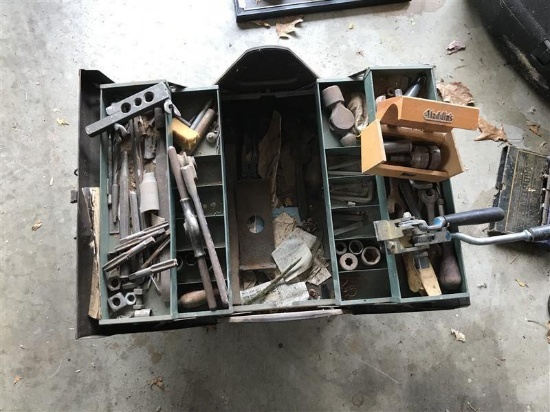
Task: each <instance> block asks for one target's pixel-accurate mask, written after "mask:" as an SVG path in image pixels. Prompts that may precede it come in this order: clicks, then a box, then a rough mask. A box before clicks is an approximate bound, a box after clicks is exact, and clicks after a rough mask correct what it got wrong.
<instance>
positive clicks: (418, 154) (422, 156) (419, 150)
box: [409, 145, 430, 169]
mask: <svg viewBox="0 0 550 412" xmlns="http://www.w3.org/2000/svg"><path fill="white" fill-rule="evenodd" d="M429 164H430V153H429V152H428V148H427V147H426V146H419V145H415V146H414V149H413V151H412V152H411V160H410V161H409V166H410V167H414V168H415V169H427V168H428V165H429Z"/></svg>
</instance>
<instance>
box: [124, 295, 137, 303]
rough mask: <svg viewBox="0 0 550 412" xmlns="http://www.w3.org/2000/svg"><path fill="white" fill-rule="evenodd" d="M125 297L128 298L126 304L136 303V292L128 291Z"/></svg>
mask: <svg viewBox="0 0 550 412" xmlns="http://www.w3.org/2000/svg"><path fill="white" fill-rule="evenodd" d="M124 299H125V300H126V304H127V305H128V306H132V305H134V304H135V303H136V295H135V294H134V292H129V293H127V294H126V296H125V297H124Z"/></svg>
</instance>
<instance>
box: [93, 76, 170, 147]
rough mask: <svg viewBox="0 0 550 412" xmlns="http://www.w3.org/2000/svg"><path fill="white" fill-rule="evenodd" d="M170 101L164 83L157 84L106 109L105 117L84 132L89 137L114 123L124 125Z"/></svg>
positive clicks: (168, 91) (168, 90)
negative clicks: (133, 118)
mask: <svg viewBox="0 0 550 412" xmlns="http://www.w3.org/2000/svg"><path fill="white" fill-rule="evenodd" d="M168 99H170V89H169V88H168V86H167V85H166V83H158V84H156V85H154V86H151V87H149V88H147V89H145V90H142V91H141V92H139V93H136V94H134V95H132V96H130V97H128V98H126V99H123V100H121V101H119V102H116V103H113V104H112V105H111V106H109V107H107V109H106V111H107V116H106V117H104V118H103V119H100V120H98V121H97V122H94V123H92V124H90V125H88V126H86V128H85V131H86V133H87V134H88V136H90V137H94V136H97V135H98V134H100V133H103V132H104V131H106V130H107V129H109V128H110V127H113V126H114V125H115V124H116V123H124V122H126V121H127V120H129V119H131V118H132V117H135V116H137V115H139V114H141V113H145V112H146V111H149V110H151V109H152V108H154V107H156V106H158V105H160V104H162V103H164V102H165V101H166V100H168Z"/></svg>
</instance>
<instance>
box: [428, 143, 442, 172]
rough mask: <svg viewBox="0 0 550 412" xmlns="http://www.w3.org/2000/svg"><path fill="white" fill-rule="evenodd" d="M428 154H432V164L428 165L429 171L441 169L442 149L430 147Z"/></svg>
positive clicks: (434, 146)
mask: <svg viewBox="0 0 550 412" xmlns="http://www.w3.org/2000/svg"><path fill="white" fill-rule="evenodd" d="M428 152H429V153H430V163H428V169H429V170H437V169H439V166H441V149H440V148H439V147H438V146H436V145H430V146H428Z"/></svg>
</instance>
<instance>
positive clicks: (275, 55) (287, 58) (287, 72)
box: [216, 46, 317, 93]
mask: <svg viewBox="0 0 550 412" xmlns="http://www.w3.org/2000/svg"><path fill="white" fill-rule="evenodd" d="M316 79H317V75H316V74H315V73H314V72H313V70H311V69H310V68H309V67H308V66H307V65H306V64H305V63H304V62H303V61H302V60H301V59H300V58H299V57H298V56H296V55H295V54H294V53H293V52H292V51H291V50H290V49H289V48H287V47H281V46H267V47H255V48H252V49H249V50H247V51H245V52H244V53H243V54H242V56H241V57H239V58H238V59H237V61H236V62H235V63H233V65H232V66H231V67H230V68H229V69H228V70H227V71H226V72H225V73H224V74H223V75H222V76H221V77H220V79H219V80H218V81H217V82H216V83H217V84H218V85H219V86H220V89H221V91H222V92H224V91H230V92H234V93H273V92H290V91H297V90H300V89H304V88H310V87H311V88H313V86H314V85H315V81H316Z"/></svg>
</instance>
